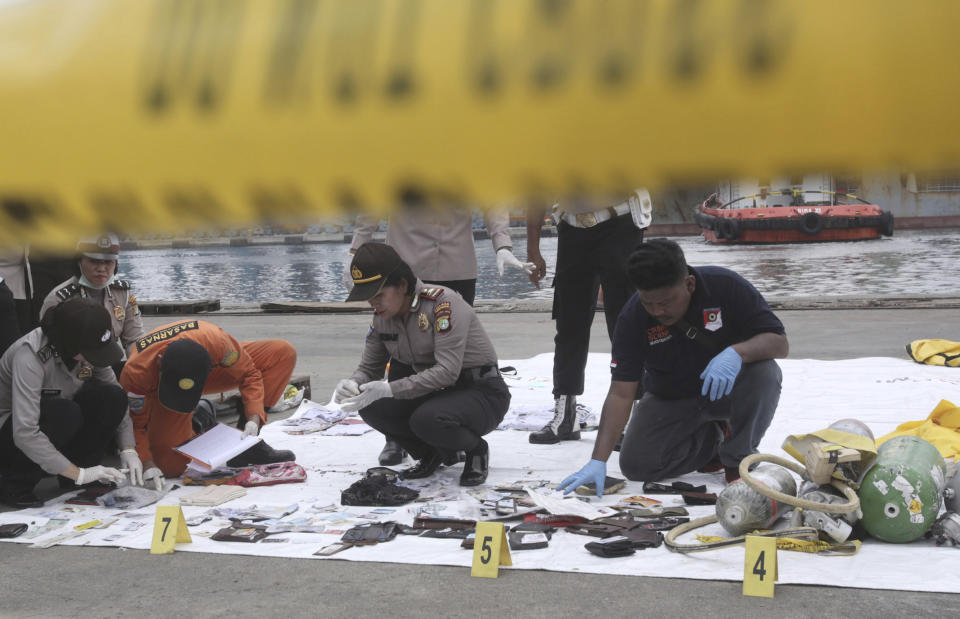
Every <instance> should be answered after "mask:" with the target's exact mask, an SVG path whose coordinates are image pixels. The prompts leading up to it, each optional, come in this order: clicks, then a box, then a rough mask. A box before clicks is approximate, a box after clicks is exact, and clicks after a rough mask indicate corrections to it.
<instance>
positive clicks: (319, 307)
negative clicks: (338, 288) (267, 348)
mask: <svg viewBox="0 0 960 619" xmlns="http://www.w3.org/2000/svg"><path fill="white" fill-rule="evenodd" d="M260 309H262V310H263V311H265V312H288V313H304V314H308V313H312V314H343V313H346V312H363V311H367V310H369V309H370V304H369V303H367V302H366V301H352V302H350V303H345V302H321V301H286V302H275V303H261V304H260Z"/></svg>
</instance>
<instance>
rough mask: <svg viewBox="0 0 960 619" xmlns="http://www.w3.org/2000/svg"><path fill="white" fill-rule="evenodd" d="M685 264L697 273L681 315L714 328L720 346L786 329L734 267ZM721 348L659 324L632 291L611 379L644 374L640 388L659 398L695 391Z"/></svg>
mask: <svg viewBox="0 0 960 619" xmlns="http://www.w3.org/2000/svg"><path fill="white" fill-rule="evenodd" d="M688 269H689V271H690V274H691V275H693V276H694V277H695V278H696V288H695V290H694V292H693V295H692V296H691V299H690V307H689V309H688V310H687V313H686V314H685V316H684V318H685V319H686V321H687V322H688V323H689V324H690V325H691V326H693V327H697V328H700V329H703V330H704V331H705V332H708V333H712V334H713V336H714V337H715V338H716V339H718V340H719V341H721V342H724V346H729V345H732V344H736V343H738V342H743V341H744V340H748V339H750V338H751V337H753V336H755V335H757V334H759V333H779V334H781V335H783V334H784V333H785V331H784V328H783V323H781V322H780V319H779V318H777V317H776V315H775V314H774V313H773V311H772V310H771V309H770V306H769V305H767V302H766V300H764V298H763V296H762V295H761V294H760V293H759V292H758V291H757V289H756V288H754V287H753V285H752V284H751V283H750V282H748V281H747V280H745V279H744V278H743V277H741V276H740V275H738V274H737V273H734V272H733V271H731V270H729V269H725V268H722V267H712V266H708V267H699V268H693V267H688ZM719 352H720V351H719V350H717V351H714V352H711V351H710V350H708V349H707V348H706V347H705V346H703V344H700V343H698V342H696V341H694V340H691V339H690V338H688V337H686V336H685V335H683V334H682V333H681V331H680V329H679V328H678V327H673V328H669V327H667V326H664V325H662V324H660V323H659V322H658V321H657V320H656V319H655V318H652V317H651V316H649V315H648V314H647V312H646V311H645V310H644V309H643V306H642V305H641V304H640V300H639V297H638V296H637V295H636V294H634V295H633V296H632V297H631V298H630V300H629V301H627V304H626V305H625V306H624V308H623V311H622V312H620V317H619V319H618V320H617V328H616V330H615V331H614V335H613V354H612V360H611V362H610V373H611V377H612V378H613V380H616V381H625V382H635V381H638V380H640V377H641V375H642V376H643V387H644V390H645V391H647V392H649V393H652V394H654V395H657V396H660V397H662V398H666V399H678V398H688V397H696V396H699V395H700V389H701V386H702V381H701V379H700V374H701V373H702V372H703V370H704V368H706V367H707V364H708V363H709V362H710V360H711V359H712V358H713V357H714V356H715V355H716V354H717V353H719ZM644 369H646V372H645V373H644V372H643V370H644Z"/></svg>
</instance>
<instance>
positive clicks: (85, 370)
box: [77, 363, 93, 380]
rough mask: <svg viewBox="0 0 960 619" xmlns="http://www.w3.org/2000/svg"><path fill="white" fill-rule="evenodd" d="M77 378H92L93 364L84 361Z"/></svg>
mask: <svg viewBox="0 0 960 619" xmlns="http://www.w3.org/2000/svg"><path fill="white" fill-rule="evenodd" d="M77 378H79V379H80V380H90V379H91V378H93V366H92V365H87V364H86V363H84V364H83V365H81V366H80V369H79V370H78V371H77Z"/></svg>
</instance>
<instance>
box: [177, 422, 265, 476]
mask: <svg viewBox="0 0 960 619" xmlns="http://www.w3.org/2000/svg"><path fill="white" fill-rule="evenodd" d="M260 440H261V439H260V437H259V436H244V435H243V432H241V431H240V430H238V429H236V428H231V427H230V426H227V425H224V424H222V423H218V424H217V425H215V426H213V427H212V428H210V429H209V430H207V431H206V432H204V433H203V434H200V435H198V436H195V437H193V438H192V439H190V440H189V441H187V442H186V443H183V444H182V445H179V446H177V447H174V448H173V450H174V451H176V452H177V453H179V454H182V455H184V456H186V457H188V458H190V460H191V462H190V467H191V468H193V469H196V470H200V471H204V470H205V471H206V472H209V471H212V470H213V469H216V468H220V467H221V466H225V465H226V464H227V460H229V459H230V458H232V457H234V456H236V455H237V454H240V453H243V452H245V451H246V450H248V449H250V448H251V447H253V446H254V445H256V444H257V443H259V442H260Z"/></svg>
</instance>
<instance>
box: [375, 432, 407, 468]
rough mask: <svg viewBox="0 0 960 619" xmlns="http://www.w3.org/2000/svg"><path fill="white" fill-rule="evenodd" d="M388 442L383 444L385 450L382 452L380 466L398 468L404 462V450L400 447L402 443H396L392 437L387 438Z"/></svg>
mask: <svg viewBox="0 0 960 619" xmlns="http://www.w3.org/2000/svg"><path fill="white" fill-rule="evenodd" d="M386 438H387V440H386V442H384V444H383V449H382V450H381V451H380V457H379V458H378V459H379V460H380V466H396V465H398V464H400V463H401V462H403V456H404V452H403V448H401V447H400V443H398V442H397V441H395V440H394V439H393V438H391V437H389V436H388V437H386Z"/></svg>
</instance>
